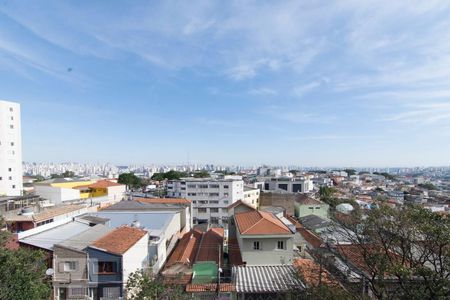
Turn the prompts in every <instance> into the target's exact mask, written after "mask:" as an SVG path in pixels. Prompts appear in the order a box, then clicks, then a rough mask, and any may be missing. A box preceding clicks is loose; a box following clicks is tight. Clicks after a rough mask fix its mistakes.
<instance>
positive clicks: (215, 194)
mask: <svg viewBox="0 0 450 300" xmlns="http://www.w3.org/2000/svg"><path fill="white" fill-rule="evenodd" d="M209 196H210V197H219V193H209Z"/></svg>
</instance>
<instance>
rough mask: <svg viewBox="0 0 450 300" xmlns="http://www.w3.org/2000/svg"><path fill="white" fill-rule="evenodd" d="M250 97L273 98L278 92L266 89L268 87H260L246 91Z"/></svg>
mask: <svg viewBox="0 0 450 300" xmlns="http://www.w3.org/2000/svg"><path fill="white" fill-rule="evenodd" d="M248 93H249V94H250V95H255V96H274V95H277V94H278V92H277V91H276V90H274V89H271V88H268V87H260V88H256V89H251V90H249V91H248Z"/></svg>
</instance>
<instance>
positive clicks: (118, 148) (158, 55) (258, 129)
mask: <svg viewBox="0 0 450 300" xmlns="http://www.w3.org/2000/svg"><path fill="white" fill-rule="evenodd" d="M105 3H106V2H105V1H8V0H2V1H0V98H1V99H4V100H11V101H17V102H20V103H21V104H22V127H23V128H22V130H23V152H24V160H26V161H79V162H84V161H89V162H112V163H120V164H127V163H183V162H186V160H187V156H188V153H189V157H190V161H191V162H199V163H206V162H209V163H218V164H246V165H250V164H260V163H266V164H299V165H304V166H331V165H332V166H355V167H357V166H416V165H449V164H450V159H449V153H450V19H449V18H448V16H449V15H450V2H449V1H432V0H429V1H407V2H406V1H359V0H355V1H340V2H338V3H331V2H330V1H161V2H156V1H132V2H129V1H108V2H107V3H108V5H106V4H105Z"/></svg>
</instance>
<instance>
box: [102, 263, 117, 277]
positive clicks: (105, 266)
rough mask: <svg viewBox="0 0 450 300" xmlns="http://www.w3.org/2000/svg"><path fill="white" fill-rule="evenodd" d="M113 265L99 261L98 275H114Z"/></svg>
mask: <svg viewBox="0 0 450 300" xmlns="http://www.w3.org/2000/svg"><path fill="white" fill-rule="evenodd" d="M115 271H116V270H115V263H114V262H112V261H99V262H98V274H108V273H114V272H115Z"/></svg>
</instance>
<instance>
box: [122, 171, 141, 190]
mask: <svg viewBox="0 0 450 300" xmlns="http://www.w3.org/2000/svg"><path fill="white" fill-rule="evenodd" d="M118 182H119V183H121V184H125V185H126V186H127V187H128V188H135V187H139V186H141V179H140V178H139V177H137V176H136V175H134V173H122V174H120V175H119V179H118Z"/></svg>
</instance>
